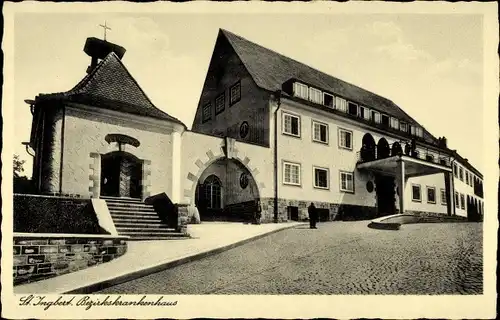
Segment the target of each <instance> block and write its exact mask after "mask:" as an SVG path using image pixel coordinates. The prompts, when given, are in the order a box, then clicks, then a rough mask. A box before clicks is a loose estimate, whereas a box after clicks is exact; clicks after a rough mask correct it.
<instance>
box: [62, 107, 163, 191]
mask: <svg viewBox="0 0 500 320" xmlns="http://www.w3.org/2000/svg"><path fill="white" fill-rule="evenodd" d="M64 131H65V135H64V160H63V161H64V165H63V192H64V193H74V194H80V195H83V196H89V174H90V171H89V165H90V164H91V161H92V159H91V157H90V154H91V153H92V152H95V153H100V154H105V153H107V152H110V151H114V150H116V147H115V146H114V145H113V144H108V142H106V141H105V140H104V138H105V137H106V135H107V134H110V133H119V134H125V135H128V136H131V137H133V138H135V139H137V140H139V142H140V146H139V147H137V148H135V147H133V146H130V145H126V149H125V150H126V151H127V152H130V153H132V154H133V155H135V156H137V157H138V158H139V159H141V160H150V161H151V165H150V170H151V175H150V177H149V179H150V187H149V192H150V194H151V195H154V194H157V193H161V192H165V193H167V194H168V195H170V194H171V192H172V184H171V181H172V137H171V132H168V130H163V132H162V131H161V130H159V129H153V127H148V126H146V125H139V124H134V123H128V122H125V121H123V120H120V119H117V118H111V117H105V116H104V115H103V114H96V113H91V112H87V111H82V110H78V109H74V108H67V109H66V117H65V130H64Z"/></svg>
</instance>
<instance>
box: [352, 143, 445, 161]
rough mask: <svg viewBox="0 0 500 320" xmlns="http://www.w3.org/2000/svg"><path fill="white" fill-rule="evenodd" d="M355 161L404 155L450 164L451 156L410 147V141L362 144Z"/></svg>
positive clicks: (427, 149)
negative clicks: (371, 144)
mask: <svg viewBox="0 0 500 320" xmlns="http://www.w3.org/2000/svg"><path fill="white" fill-rule="evenodd" d="M356 154H357V158H358V161H357V163H358V164H359V163H365V162H370V161H374V160H379V159H385V158H389V157H393V156H400V155H406V156H409V157H412V158H415V159H419V160H424V161H427V162H429V163H435V164H440V165H443V166H447V167H450V166H451V158H450V156H449V155H448V154H446V153H444V152H437V151H435V150H433V149H429V148H422V147H418V148H412V147H411V143H410V142H408V143H407V142H404V141H403V142H395V143H393V144H385V145H384V144H382V145H380V143H379V145H373V146H370V145H363V147H361V150H360V151H358V152H357V153H356Z"/></svg>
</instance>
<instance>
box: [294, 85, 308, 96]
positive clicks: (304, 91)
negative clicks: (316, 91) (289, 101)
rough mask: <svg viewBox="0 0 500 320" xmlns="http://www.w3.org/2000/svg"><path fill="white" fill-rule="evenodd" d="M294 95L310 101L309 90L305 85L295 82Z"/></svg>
mask: <svg viewBox="0 0 500 320" xmlns="http://www.w3.org/2000/svg"><path fill="white" fill-rule="evenodd" d="M293 95H294V96H296V97H299V98H302V99H308V98H309V95H308V88H307V86H306V85H305V84H302V83H299V82H295V83H294V84H293Z"/></svg>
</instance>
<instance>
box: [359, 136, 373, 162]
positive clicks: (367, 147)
mask: <svg viewBox="0 0 500 320" xmlns="http://www.w3.org/2000/svg"><path fill="white" fill-rule="evenodd" d="M361 143H362V146H361V159H362V160H363V161H365V162H366V161H373V160H375V139H373V136H372V135H371V134H369V133H365V135H364V136H363V140H362V141H361Z"/></svg>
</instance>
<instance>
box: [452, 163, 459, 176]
mask: <svg viewBox="0 0 500 320" xmlns="http://www.w3.org/2000/svg"><path fill="white" fill-rule="evenodd" d="M453 174H454V175H455V178H458V168H457V164H456V163H454V164H453Z"/></svg>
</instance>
